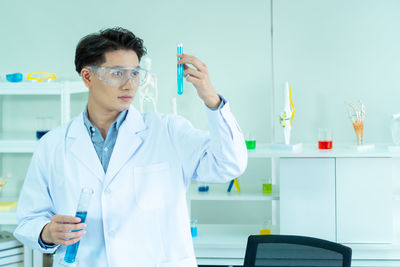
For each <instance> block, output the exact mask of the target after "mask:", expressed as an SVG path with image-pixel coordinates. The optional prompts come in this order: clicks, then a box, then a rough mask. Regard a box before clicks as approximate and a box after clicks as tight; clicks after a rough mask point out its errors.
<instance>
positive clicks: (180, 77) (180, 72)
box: [176, 43, 183, 95]
mask: <svg viewBox="0 0 400 267" xmlns="http://www.w3.org/2000/svg"><path fill="white" fill-rule="evenodd" d="M176 53H177V54H182V53H183V44H182V43H178V45H177V47H176ZM180 59H181V58H180V57H178V60H180ZM177 74H178V75H177V77H178V80H177V83H178V95H181V94H183V64H178V65H177Z"/></svg>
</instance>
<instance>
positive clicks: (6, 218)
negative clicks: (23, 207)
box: [0, 208, 18, 224]
mask: <svg viewBox="0 0 400 267" xmlns="http://www.w3.org/2000/svg"><path fill="white" fill-rule="evenodd" d="M0 224H18V220H17V208H12V209H10V210H0Z"/></svg>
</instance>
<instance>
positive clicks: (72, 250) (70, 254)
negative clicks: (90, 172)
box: [64, 187, 93, 266]
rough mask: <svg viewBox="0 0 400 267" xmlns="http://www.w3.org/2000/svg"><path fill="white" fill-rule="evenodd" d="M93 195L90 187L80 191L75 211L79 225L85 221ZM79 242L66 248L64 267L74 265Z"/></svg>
mask: <svg viewBox="0 0 400 267" xmlns="http://www.w3.org/2000/svg"><path fill="white" fill-rule="evenodd" d="M92 195H93V189H92V188H90V187H84V188H82V190H81V195H80V197H79V203H78V208H77V210H76V214H75V216H76V217H79V218H81V223H84V222H85V221H86V215H87V210H88V207H89V203H90V199H91V198H92ZM79 242H80V241H78V242H76V243H75V244H72V245H69V246H68V247H67V252H66V253H65V257H64V262H65V263H67V264H66V265H65V263H64V266H72V265H73V264H74V263H75V258H76V254H77V252H78V247H79Z"/></svg>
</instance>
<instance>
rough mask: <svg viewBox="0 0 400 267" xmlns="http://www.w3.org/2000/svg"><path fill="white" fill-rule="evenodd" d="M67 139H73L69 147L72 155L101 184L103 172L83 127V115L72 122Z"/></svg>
mask: <svg viewBox="0 0 400 267" xmlns="http://www.w3.org/2000/svg"><path fill="white" fill-rule="evenodd" d="M68 138H71V139H74V140H73V141H72V142H73V143H72V145H71V152H72V154H74V156H75V157H77V158H78V159H79V160H80V161H81V162H82V163H83V164H84V165H86V167H87V168H88V169H89V170H90V171H91V172H93V174H94V175H96V176H97V178H98V179H99V180H100V181H101V182H103V177H104V170H103V167H102V166H101V162H100V160H99V157H98V156H97V153H96V150H95V149H94V146H93V143H92V140H91V139H90V136H89V133H88V131H87V129H86V127H85V125H84V122H83V113H81V115H80V116H78V118H76V119H75V120H74V121H73V122H72V124H71V128H70V130H69V132H68Z"/></svg>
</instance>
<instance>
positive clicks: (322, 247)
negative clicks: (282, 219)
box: [243, 235, 351, 267]
mask: <svg viewBox="0 0 400 267" xmlns="http://www.w3.org/2000/svg"><path fill="white" fill-rule="evenodd" d="M256 266H257V267H278V266H285V267H288V266H302V267H315V266H318V267H350V266H351V248H349V247H346V246H343V245H341V244H338V243H334V242H330V241H327V240H323V239H318V238H313V237H306V236H292V235H251V236H249V239H248V241H247V248H246V255H245V258H244V265H243V267H256Z"/></svg>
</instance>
